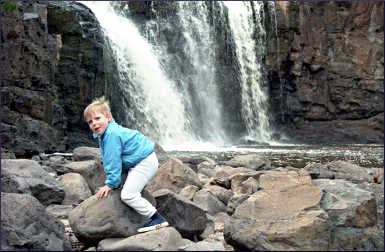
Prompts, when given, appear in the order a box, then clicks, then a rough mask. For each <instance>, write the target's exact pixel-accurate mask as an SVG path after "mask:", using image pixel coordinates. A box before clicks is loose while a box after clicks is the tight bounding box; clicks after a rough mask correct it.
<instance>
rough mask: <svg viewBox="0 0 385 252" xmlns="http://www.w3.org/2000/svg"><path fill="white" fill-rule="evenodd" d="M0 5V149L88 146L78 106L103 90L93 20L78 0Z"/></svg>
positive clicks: (22, 151)
mask: <svg viewBox="0 0 385 252" xmlns="http://www.w3.org/2000/svg"><path fill="white" fill-rule="evenodd" d="M0 9H1V18H2V20H1V29H2V37H1V39H2V43H1V52H2V55H1V65H2V72H1V76H2V80H1V86H2V87H1V96H2V103H1V107H2V121H1V123H2V132H1V135H2V147H4V148H7V149H9V150H11V151H13V152H14V153H15V154H16V155H17V156H31V155H33V154H37V153H39V152H47V151H48V152H50V151H64V150H66V149H71V148H73V147H76V146H77V145H79V144H80V143H83V144H88V145H91V146H92V145H93V143H92V141H91V139H90V136H89V135H87V133H86V132H87V130H88V129H87V125H86V124H84V123H83V121H82V110H83V109H84V107H85V106H86V105H87V104H88V103H89V102H90V101H91V100H92V98H93V97H95V96H97V95H100V94H102V93H103V89H104V69H103V60H102V59H103V49H102V37H101V33H100V28H99V27H98V23H97V22H96V20H95V17H94V16H93V15H92V13H91V12H90V11H89V10H88V9H87V8H85V7H83V6H82V5H80V4H78V3H60V2H50V3H27V2H18V7H17V9H16V10H12V11H5V10H4V9H2V8H0Z"/></svg>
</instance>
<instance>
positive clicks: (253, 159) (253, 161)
mask: <svg viewBox="0 0 385 252" xmlns="http://www.w3.org/2000/svg"><path fill="white" fill-rule="evenodd" d="M220 164H222V165H228V166H232V167H246V168H248V169H252V170H255V171H259V170H269V169H271V162H270V161H269V160H265V159H263V158H261V157H259V156H258V155H256V154H247V155H239V156H235V157H233V158H232V159H230V160H228V161H222V162H220Z"/></svg>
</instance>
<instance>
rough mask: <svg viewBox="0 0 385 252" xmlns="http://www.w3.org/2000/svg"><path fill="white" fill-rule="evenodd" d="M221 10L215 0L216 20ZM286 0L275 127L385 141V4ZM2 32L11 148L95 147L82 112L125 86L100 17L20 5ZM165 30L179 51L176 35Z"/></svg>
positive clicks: (274, 66) (305, 135)
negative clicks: (116, 77) (116, 76)
mask: <svg viewBox="0 0 385 252" xmlns="http://www.w3.org/2000/svg"><path fill="white" fill-rule="evenodd" d="M216 4H217V3H215V2H210V3H208V4H207V7H208V8H209V11H210V12H211V13H212V14H213V15H216V14H215V13H216V12H217V11H218V8H217V6H216ZM276 4H277V8H276V10H277V12H276V17H275V16H274V14H273V13H272V12H269V11H268V10H267V9H268V8H266V11H265V13H266V15H267V16H266V18H265V23H266V29H267V38H268V40H267V55H266V59H265V64H266V75H267V77H268V82H267V85H268V86H269V90H270V94H269V95H270V106H271V111H270V115H271V117H272V120H273V123H272V125H274V127H276V128H277V131H278V132H282V133H283V134H286V135H288V136H289V137H290V138H291V139H293V140H294V141H297V142H304V143H383V134H384V120H383V112H384V84H383V79H384V34H383V25H384V24H383V22H384V13H383V10H384V3H383V2H374V1H373V2H332V1H330V2H288V1H278V2H276ZM266 6H267V4H266ZM150 7H151V9H150ZM130 8H131V10H132V11H133V12H132V13H134V15H135V17H136V22H137V23H140V22H145V21H146V20H149V19H152V18H154V16H153V15H152V14H151V11H150V10H152V11H153V10H157V9H159V11H158V13H157V18H162V13H163V14H164V15H163V16H164V18H165V19H166V18H171V17H172V16H170V15H168V13H170V12H169V10H171V11H172V8H173V6H172V3H171V2H168V3H167V4H161V3H158V2H153V3H151V2H130ZM0 9H1V8H0ZM275 20H277V22H275ZM211 22H212V25H214V26H215V28H216V31H215V32H216V38H217V45H216V48H215V50H216V55H218V69H219V70H218V73H217V78H218V79H219V80H220V81H221V82H223V83H224V85H223V89H222V90H221V92H222V99H223V100H224V101H226V102H225V103H224V106H225V110H226V111H227V114H225V117H226V118H225V119H224V120H226V121H230V122H232V123H231V124H228V131H235V132H238V131H243V130H244V126H243V125H242V124H240V123H239V122H240V121H241V119H240V118H237V116H238V117H239V115H240V113H239V111H240V107H239V106H240V105H239V104H240V102H239V101H237V99H239V98H234V97H239V96H237V95H236V94H237V93H239V86H237V84H234V83H237V81H236V76H235V72H234V67H233V65H234V62H232V60H231V59H233V56H232V54H233V53H234V51H233V49H232V47H231V43H232V41H231V38H230V36H229V34H228V32H227V31H228V27H227V26H226V22H218V20H211ZM1 29H2V35H1V39H2V44H1V53H2V54H1V68H2V70H1V71H2V72H1V78H2V80H1V85H2V87H1V96H2V97H1V106H2V108H1V109H2V119H1V123H2V126H1V127H2V129H1V130H2V132H1V138H2V143H1V144H2V148H6V149H8V150H10V151H13V152H14V153H15V154H16V155H17V156H28V155H33V154H36V153H38V152H53V151H66V150H71V149H73V148H74V147H77V146H80V145H87V146H95V144H96V142H95V141H94V140H93V139H91V135H90V132H89V130H88V128H87V125H86V124H85V123H84V122H83V121H82V111H83V109H84V108H85V106H86V105H87V104H88V103H89V102H91V100H92V99H93V98H94V97H98V96H101V95H102V94H106V95H107V96H108V97H110V96H111V95H112V94H113V90H114V88H116V87H114V86H109V87H108V89H107V88H106V82H107V81H108V80H110V79H111V77H109V76H107V74H106V72H113V67H112V66H108V65H107V66H106V65H105V64H106V63H105V62H113V59H108V55H107V53H106V48H105V47H104V45H103V43H104V42H103V38H102V35H101V30H100V27H99V24H98V22H97V20H96V19H95V17H94V15H93V14H92V12H91V11H89V9H88V8H86V7H84V6H83V5H82V4H80V3H76V2H46V3H44V2H42V3H28V2H18V8H17V10H15V11H9V12H5V11H4V10H3V9H1ZM164 29H165V31H166V32H167V34H166V35H167V37H166V38H165V39H166V40H167V39H168V40H170V41H171V42H170V43H169V45H170V51H171V52H175V50H177V46H178V45H177V44H176V43H174V44H173V43H172V39H173V29H172V27H168V28H167V27H164ZM277 35H278V37H277ZM173 46H174V47H173ZM103 54H105V55H103ZM106 60H109V61H106ZM185 70H186V71H187V70H188V68H186V69H185ZM118 99H124V98H122V97H118ZM112 105H113V106H115V107H116V106H117V105H116V104H115V103H113V104H112ZM119 113H122V112H119Z"/></svg>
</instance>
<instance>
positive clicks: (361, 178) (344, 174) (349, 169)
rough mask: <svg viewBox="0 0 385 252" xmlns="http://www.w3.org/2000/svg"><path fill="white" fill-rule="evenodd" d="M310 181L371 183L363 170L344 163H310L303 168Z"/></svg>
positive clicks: (370, 178) (370, 179) (371, 180)
mask: <svg viewBox="0 0 385 252" xmlns="http://www.w3.org/2000/svg"><path fill="white" fill-rule="evenodd" d="M304 170H305V171H307V172H308V173H309V174H310V176H311V178H312V179H346V180H349V181H351V182H354V183H361V182H373V178H372V176H370V175H369V174H368V173H367V172H366V171H365V170H364V168H362V167H360V166H358V165H355V164H352V163H349V162H345V161H333V162H329V163H326V164H319V163H310V164H308V165H307V166H305V168H304Z"/></svg>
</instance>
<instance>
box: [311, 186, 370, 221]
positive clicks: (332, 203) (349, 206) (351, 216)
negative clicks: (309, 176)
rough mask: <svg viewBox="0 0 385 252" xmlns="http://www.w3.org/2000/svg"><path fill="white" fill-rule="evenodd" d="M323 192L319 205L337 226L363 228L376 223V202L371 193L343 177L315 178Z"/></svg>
mask: <svg viewBox="0 0 385 252" xmlns="http://www.w3.org/2000/svg"><path fill="white" fill-rule="evenodd" d="M313 185H315V186H317V187H319V188H321V189H322V191H323V192H324V196H323V197H322V200H321V207H322V208H323V209H324V210H325V211H326V212H327V213H328V215H329V221H330V222H331V223H333V225H335V226H338V227H353V228H364V227H370V226H374V225H376V221H377V203H376V198H375V196H374V194H373V193H371V192H369V191H366V190H363V189H361V188H359V187H358V186H357V185H355V184H353V183H351V182H349V181H346V180H343V179H335V180H329V179H316V180H313Z"/></svg>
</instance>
